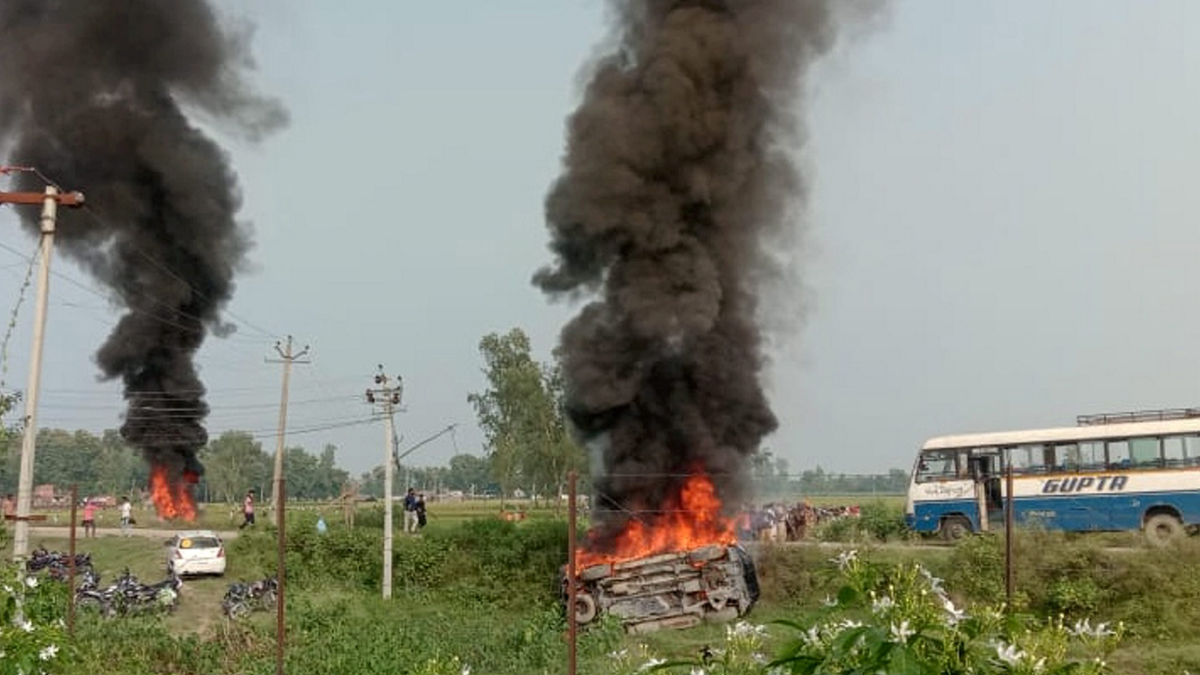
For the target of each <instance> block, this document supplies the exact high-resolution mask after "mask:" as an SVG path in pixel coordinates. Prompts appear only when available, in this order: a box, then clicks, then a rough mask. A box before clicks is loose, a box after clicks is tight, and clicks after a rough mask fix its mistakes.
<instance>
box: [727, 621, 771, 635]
mask: <svg viewBox="0 0 1200 675" xmlns="http://www.w3.org/2000/svg"><path fill="white" fill-rule="evenodd" d="M766 634H767V627H766V626H756V625H754V624H752V623H750V622H748V621H739V622H737V623H736V624H734V625H732V626H726V627H725V637H726V638H739V637H763V636H765V635H766Z"/></svg>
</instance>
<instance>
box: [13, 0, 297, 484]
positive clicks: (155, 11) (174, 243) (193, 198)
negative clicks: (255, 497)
mask: <svg viewBox="0 0 1200 675" xmlns="http://www.w3.org/2000/svg"><path fill="white" fill-rule="evenodd" d="M249 37H250V32H249V31H248V30H245V29H244V28H236V29H235V28H231V27H229V26H226V25H224V24H223V23H222V22H221V21H220V19H219V17H218V16H217V14H216V13H215V11H214V9H213V7H212V6H211V5H210V4H209V2H207V0H169V1H164V0H3V1H2V2H0V142H2V143H3V149H4V150H6V151H7V152H6V153H5V154H6V155H7V156H8V158H9V161H10V162H12V163H14V164H20V165H27V166H32V167H36V168H37V169H40V170H41V171H42V172H43V173H44V174H45V175H46V176H48V177H50V178H52V179H53V180H55V181H57V182H58V183H60V184H62V185H63V186H64V187H65V188H66V189H70V190H76V189H77V190H81V191H83V192H84V193H85V194H86V195H87V199H88V204H89V208H88V210H87V211H85V212H82V213H79V212H61V214H60V220H59V227H58V236H57V239H56V244H61V249H62V250H64V251H65V252H66V253H67V255H69V256H71V257H72V258H74V259H75V260H77V261H79V262H80V263H81V264H82V265H83V266H84V267H85V268H86V269H88V270H89V271H90V272H91V273H92V274H93V275H95V277H96V278H97V279H99V280H100V281H102V282H103V283H104V284H105V286H106V287H107V288H108V289H109V290H110V292H111V300H112V301H113V302H114V304H116V305H118V306H119V307H122V308H124V309H126V310H127V311H126V313H125V314H124V315H123V316H122V317H121V319H120V321H119V323H118V324H117V326H116V327H115V328H114V329H113V331H112V333H111V334H110V335H109V336H108V339H107V341H106V342H105V343H104V345H103V346H101V347H100V350H99V351H98V352H97V354H96V361H97V363H98V365H99V367H100V370H101V373H102V377H103V378H104V379H115V378H121V380H122V381H123V383H124V386H125V398H126V400H127V402H128V411H127V412H126V415H125V419H124V423H123V426H122V428H121V433H122V435H123V436H124V438H125V439H126V440H127V441H128V442H130V443H131V444H133V445H134V446H136V447H138V448H141V449H142V451H143V454H144V455H145V457H146V459H147V461H149V462H150V463H151V464H152V465H154V466H156V467H160V468H166V469H167V470H168V476H169V479H170V480H171V481H172V482H173V483H174V484H177V485H178V484H180V483H181V481H184V480H188V479H190V480H195V479H196V478H197V477H198V476H199V474H200V473H201V472H202V467H201V466H200V463H199V462H198V461H197V451H198V450H199V449H200V448H201V447H203V446H204V444H205V443H206V442H207V432H206V431H205V428H204V419H205V417H206V416H207V414H208V405H207V403H206V402H205V389H204V385H203V383H202V382H201V381H200V378H199V376H198V374H197V371H196V365H195V362H194V357H195V354H196V351H197V350H198V349H199V348H200V345H201V343H202V342H203V341H204V338H205V334H206V332H208V331H213V332H217V333H224V332H227V331H229V330H232V326H227V325H225V324H223V323H222V321H221V316H220V313H221V310H222V308H223V307H224V306H225V304H226V303H227V302H228V301H229V299H230V298H231V296H232V294H233V291H234V281H233V280H234V276H235V273H236V272H237V271H238V270H239V269H240V268H241V267H242V266H243V264H244V260H245V256H246V251H247V249H248V247H249V246H250V241H249V235H248V232H247V230H246V228H245V227H243V225H242V224H240V223H239V222H238V220H237V219H236V214H237V212H238V210H239V208H240V206H241V195H240V192H239V189H238V185H237V179H236V176H235V175H234V173H233V171H232V169H231V168H230V165H229V159H228V157H227V156H226V154H225V152H224V151H223V150H222V149H221V148H220V147H219V146H218V145H217V144H216V143H215V142H214V141H213V140H212V139H210V138H209V137H208V136H207V135H206V134H205V133H204V132H203V131H202V130H201V129H200V128H198V127H197V126H196V125H195V124H193V123H192V122H191V121H190V120H189V118H188V115H187V114H186V112H185V108H187V109H191V110H194V111H197V112H200V113H203V114H204V115H205V116H206V119H207V120H209V121H210V122H211V123H213V124H216V125H220V126H222V127H224V128H226V129H229V130H231V131H233V132H235V133H238V134H240V135H243V136H245V137H247V138H249V139H252V140H253V139H257V138H260V137H261V136H262V135H263V134H265V133H266V132H269V131H270V130H273V129H275V128H278V127H280V126H281V125H283V124H284V123H286V113H285V112H284V110H283V109H282V107H281V106H279V105H278V104H277V103H275V102H273V101H271V100H267V99H264V98H261V97H259V96H258V95H257V94H255V93H254V92H253V91H252V89H251V88H250V87H249V86H248V84H247V82H246V80H245V75H246V73H247V72H248V71H249V70H250V69H252V68H253V62H252V61H251V59H250V56H249V51H248V44H249ZM21 187H22V188H23V189H28V190H40V189H41V184H40V183H39V182H38V180H37V179H36V178H33V177H30V178H29V179H28V180H26V181H23V183H22V185H21ZM22 219H23V222H24V224H25V226H26V227H27V228H28V229H29V230H30V231H31V232H36V231H37V228H38V224H37V219H38V214H37V212H36V209H34V210H25V211H23V212H22ZM189 474H191V475H189Z"/></svg>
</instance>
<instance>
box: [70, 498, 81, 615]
mask: <svg viewBox="0 0 1200 675" xmlns="http://www.w3.org/2000/svg"><path fill="white" fill-rule="evenodd" d="M77 504H79V486H78V485H74V484H73V485H71V536H70V542H71V543H70V544H69V545H68V549H67V555H68V556H70V557H69V558H67V635H74V634H75V509H76V505H77Z"/></svg>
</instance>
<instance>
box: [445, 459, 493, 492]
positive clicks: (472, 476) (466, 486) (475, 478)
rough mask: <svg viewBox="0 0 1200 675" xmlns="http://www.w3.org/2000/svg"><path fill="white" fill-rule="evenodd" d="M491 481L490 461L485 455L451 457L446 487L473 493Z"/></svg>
mask: <svg viewBox="0 0 1200 675" xmlns="http://www.w3.org/2000/svg"><path fill="white" fill-rule="evenodd" d="M489 482H491V481H490V479H489V477H488V461H487V460H486V459H484V458H483V457H476V456H475V455H455V456H453V457H451V458H450V470H449V471H448V472H447V473H446V487H448V488H450V489H451V490H462V491H463V492H466V493H471V492H479V491H481V490H483V489H484V487H485V486H486V485H487V484H488V483H489Z"/></svg>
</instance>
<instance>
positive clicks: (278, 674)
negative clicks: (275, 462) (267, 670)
mask: <svg viewBox="0 0 1200 675" xmlns="http://www.w3.org/2000/svg"><path fill="white" fill-rule="evenodd" d="M284 483H285V481H284V479H283V476H277V477H276V478H275V496H276V498H275V522H276V524H277V526H278V528H279V565H278V567H279V570H278V572H277V573H276V580H277V581H278V586H279V588H278V592H277V593H276V596H275V675H283V652H284V637H285V632H284V621H283V619H284V608H283V605H284V602H283V599H284V585H285V581H286V577H287V569H286V565H287V548H286V543H287V537H286V535H285V532H284V525H285V522H284V514H285V513H286V511H285V510H284V506H285V504H286V502H287V493H286V491H285V490H286V487H285V485H284Z"/></svg>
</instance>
